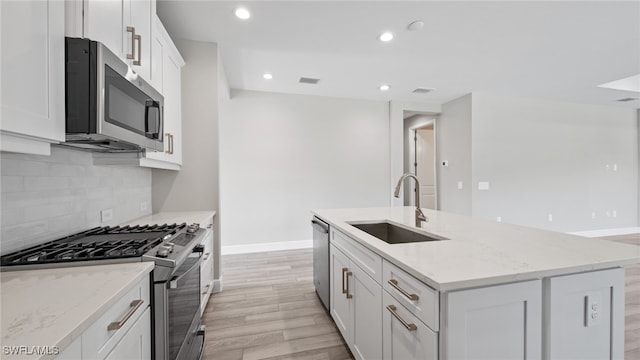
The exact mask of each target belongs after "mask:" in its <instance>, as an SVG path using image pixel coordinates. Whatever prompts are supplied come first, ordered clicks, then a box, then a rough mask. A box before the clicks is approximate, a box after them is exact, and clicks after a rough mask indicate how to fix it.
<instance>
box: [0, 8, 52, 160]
mask: <svg viewBox="0 0 640 360" xmlns="http://www.w3.org/2000/svg"><path fill="white" fill-rule="evenodd" d="M0 13H1V15H0V16H1V20H2V21H1V22H0V29H1V31H0V33H1V37H2V38H1V43H0V51H1V52H2V63H1V66H0V68H1V73H0V78H1V79H2V80H1V83H2V88H1V92H0V94H1V95H0V104H1V107H2V112H1V114H0V135H1V139H0V150H1V151H11V152H20V153H28V154H39V155H49V154H50V153H51V150H50V144H51V143H57V142H60V141H64V116H65V114H64V3H63V2H61V1H55V0H50V1H42V0H39V1H38V0H35V1H0Z"/></svg>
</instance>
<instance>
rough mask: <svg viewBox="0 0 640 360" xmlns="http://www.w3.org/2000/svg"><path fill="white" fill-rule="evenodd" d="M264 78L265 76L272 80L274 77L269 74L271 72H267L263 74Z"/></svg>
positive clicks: (266, 78)
mask: <svg viewBox="0 0 640 360" xmlns="http://www.w3.org/2000/svg"><path fill="white" fill-rule="evenodd" d="M262 77H263V78H265V80H271V79H273V75H271V74H269V73H265V74H264V75H262Z"/></svg>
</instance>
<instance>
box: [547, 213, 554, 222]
mask: <svg viewBox="0 0 640 360" xmlns="http://www.w3.org/2000/svg"><path fill="white" fill-rule="evenodd" d="M547 219H548V220H549V222H553V214H549V215H547Z"/></svg>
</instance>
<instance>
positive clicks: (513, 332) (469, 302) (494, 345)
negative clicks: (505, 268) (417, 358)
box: [440, 280, 542, 360]
mask: <svg viewBox="0 0 640 360" xmlns="http://www.w3.org/2000/svg"><path fill="white" fill-rule="evenodd" d="M441 303H442V304H445V308H444V319H443V323H442V324H441V327H440V334H441V336H442V339H441V343H440V345H441V353H440V355H441V356H440V359H441V360H444V359H455V360H463V359H465V360H466V359H511V360H517V359H522V360H524V359H526V360H534V359H541V352H542V304H541V303H542V283H541V281H540V280H533V281H526V282H520V283H514V284H507V285H498V286H490V287H484V288H477V289H470V290H460V291H452V292H448V293H444V294H443V300H442V302H441Z"/></svg>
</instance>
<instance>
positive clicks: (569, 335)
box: [544, 268, 624, 360]
mask: <svg viewBox="0 0 640 360" xmlns="http://www.w3.org/2000/svg"><path fill="white" fill-rule="evenodd" d="M544 282H545V292H546V293H547V294H549V295H548V296H547V297H546V299H547V301H548V303H547V304H546V305H545V329H547V332H546V334H545V358H547V359H585V360H586V359H623V358H624V269H622V268H618V269H610V270H602V271H594V272H588V273H582V274H574V275H565V276H556V277H552V278H548V279H545V280H544Z"/></svg>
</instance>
